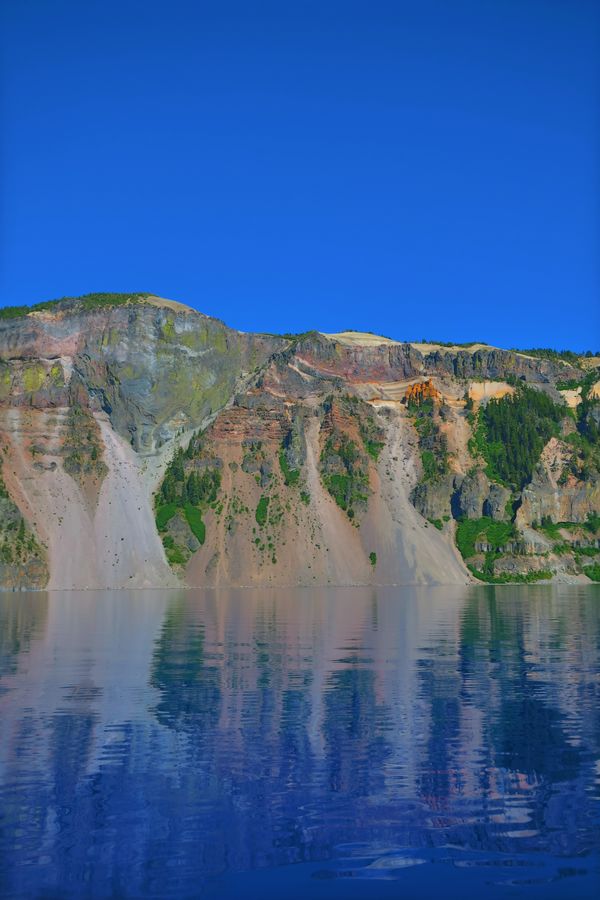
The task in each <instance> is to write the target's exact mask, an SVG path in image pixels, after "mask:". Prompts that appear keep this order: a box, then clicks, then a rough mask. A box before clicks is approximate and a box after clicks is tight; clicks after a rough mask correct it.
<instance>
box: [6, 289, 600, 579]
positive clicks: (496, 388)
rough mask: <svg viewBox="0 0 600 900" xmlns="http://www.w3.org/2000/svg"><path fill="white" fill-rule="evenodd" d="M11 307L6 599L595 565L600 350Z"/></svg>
mask: <svg viewBox="0 0 600 900" xmlns="http://www.w3.org/2000/svg"><path fill="white" fill-rule="evenodd" d="M0 312H1V313H2V315H1V317H0V447H1V450H0V452H1V458H2V459H1V461H2V482H1V485H0V514H1V516H2V519H1V522H0V584H1V585H2V587H4V588H8V589H19V588H39V587H43V586H45V585H47V586H48V587H50V588H86V587H88V588H93V587H113V588H118V587H132V586H140V587H142V586H157V587H158V586H169V585H176V584H182V583H183V584H187V585H190V586H204V585H211V586H213V585H225V584H227V585H245V584H254V585H269V584H270V585H287V584H290V585H291V584H307V585H310V584H319V585H321V584H369V583H379V584H406V583H457V582H464V581H468V580H471V579H474V578H478V579H481V580H486V581H504V580H533V579H537V578H563V579H565V578H567V579H584V580H586V579H587V577H588V576H589V577H595V576H596V575H597V573H598V561H597V556H596V552H597V549H598V545H599V543H600V540H599V533H598V528H597V526H598V524H600V523H599V521H598V519H599V516H598V513H599V508H600V478H599V475H598V419H599V416H598V406H599V402H598V398H597V393H596V392H597V385H596V380H597V379H596V373H597V372H598V371H599V369H598V364H599V363H600V360H598V359H591V360H590V359H583V358H582V359H572V358H569V359H568V360H565V359H562V358H560V357H559V356H557V355H555V354H548V355H537V356H536V355H528V354H522V353H518V352H516V351H504V350H499V349H496V348H492V347H488V346H486V345H472V346H469V347H458V346H457V347H449V346H442V345H434V344H414V343H401V342H396V341H392V340H390V339H387V338H380V337H377V336H375V335H366V334H358V333H356V332H345V333H341V334H338V335H325V334H321V333H318V332H310V333H308V334H305V335H296V336H286V337H278V336H273V335H250V334H242V333H240V332H237V331H235V330H233V329H230V328H228V327H227V326H226V325H224V324H223V323H222V322H219V321H218V320H215V319H212V318H209V317H207V316H204V315H202V314H201V313H198V312H196V311H194V310H192V309H190V308H188V307H186V306H183V305H182V304H179V303H175V302H172V301H167V300H162V299H160V298H157V297H154V296H151V295H140V294H136V295H89V296H88V297H83V298H71V299H64V300H61V301H58V302H56V303H48V304H40V305H39V306H38V307H34V308H31V309H15V310H9V311H0ZM532 416H535V417H536V419H535V421H536V423H537V427H536V429H534V432H532V433H530V431H531V429H529V430H528V428H527V427H526V426H522V425H521V426H520V425H519V421H520V419H519V417H521V418H522V419H523V420H524V421H527V422H531V421H532ZM520 427H521V428H522V429H524V430H522V432H521V433H522V434H523V435H524V445H523V446H524V449H523V448H521V449H519V448H518V447H517V442H515V439H514V434H516V433H518V429H519V428H520ZM515 429H516V431H515ZM503 447H504V450H503V449H502V448H503Z"/></svg>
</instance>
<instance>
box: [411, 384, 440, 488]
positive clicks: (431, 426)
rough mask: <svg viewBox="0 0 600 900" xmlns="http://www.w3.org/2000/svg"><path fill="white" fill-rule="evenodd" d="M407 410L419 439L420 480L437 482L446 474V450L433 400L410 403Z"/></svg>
mask: <svg viewBox="0 0 600 900" xmlns="http://www.w3.org/2000/svg"><path fill="white" fill-rule="evenodd" d="M407 409H408V412H409V413H410V415H411V416H412V417H413V424H414V426H415V429H416V432H417V435H418V437H419V449H420V451H421V464H422V466H423V479H422V480H423V481H437V480H439V479H440V478H442V477H443V476H444V475H446V473H447V472H448V448H447V445H446V438H445V437H444V435H443V434H442V433H441V431H440V427H439V424H438V421H437V416H436V411H435V403H434V400H433V399H432V398H431V397H427V398H425V399H423V400H420V401H419V402H415V401H411V402H409V403H408V406H407Z"/></svg>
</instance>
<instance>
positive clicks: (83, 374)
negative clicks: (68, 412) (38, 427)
mask: <svg viewBox="0 0 600 900" xmlns="http://www.w3.org/2000/svg"><path fill="white" fill-rule="evenodd" d="M285 343H286V342H285V341H283V340H281V339H278V338H271V337H266V336H265V337H263V336H260V335H246V334H241V333H240V332H236V331H233V330H232V329H230V328H227V326H225V325H224V324H223V323H222V322H219V321H218V320H217V319H211V318H209V317H208V316H204V315H202V314H201V313H197V312H195V311H194V310H191V309H189V308H187V307H184V306H182V305H181V304H166V303H165V304H164V305H162V302H161V301H159V300H155V301H154V302H149V301H148V300H147V299H146V300H144V299H142V300H140V301H139V302H132V303H127V304H125V305H119V306H114V307H107V308H100V309H91V310H88V309H81V308H80V306H79V305H78V304H77V302H76V301H73V302H71V303H65V304H63V305H61V304H58V306H57V308H56V310H52V311H42V312H37V313H34V314H32V315H29V316H26V317H23V318H17V319H8V320H0V360H1V362H0V402H4V403H6V404H9V405H24V406H33V407H36V408H39V409H44V408H47V407H49V406H64V405H69V399H70V396H71V394H72V391H73V390H74V389H76V387H77V386H79V385H81V386H83V388H84V389H85V391H86V392H87V394H88V395H89V398H90V402H91V405H92V406H93V407H95V408H96V409H99V410H100V409H101V410H103V411H105V412H106V413H107V414H108V415H109V417H110V421H111V423H112V425H113V427H114V429H115V430H116V431H117V432H118V433H119V434H121V435H122V436H123V437H124V438H125V439H126V440H128V441H130V443H131V444H132V446H133V447H134V449H135V450H136V451H138V452H149V451H152V450H154V449H156V448H157V447H160V446H161V445H162V444H164V443H165V442H166V441H168V440H169V439H171V438H172V437H173V436H174V434H175V433H176V432H177V431H178V430H179V429H181V428H182V427H193V426H194V425H198V424H200V422H202V421H203V419H204V418H205V417H206V416H209V415H211V414H212V413H214V412H216V411H217V410H218V409H220V408H221V407H223V406H224V405H225V404H226V403H227V401H228V400H229V398H230V397H231V395H232V393H233V391H234V389H235V387H236V384H237V382H238V379H240V378H241V377H243V376H244V375H246V376H248V375H249V374H250V373H252V371H253V370H258V368H259V367H260V366H261V365H262V364H263V363H264V361H265V360H266V359H267V357H268V356H269V355H270V354H271V353H272V352H274V351H275V350H276V349H278V348H283V347H284V346H285Z"/></svg>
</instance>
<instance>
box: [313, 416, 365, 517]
mask: <svg viewBox="0 0 600 900" xmlns="http://www.w3.org/2000/svg"><path fill="white" fill-rule="evenodd" d="M321 477H322V479H323V484H324V485H325V487H326V488H327V490H328V491H329V493H330V494H331V496H332V497H333V499H334V500H335V502H336V503H337V505H338V506H339V507H340V509H343V510H344V512H345V513H346V515H347V516H348V518H349V519H353V518H354V517H355V515H356V507H357V506H360V505H365V504H366V503H367V501H368V499H369V475H368V463H367V461H366V460H365V458H364V456H363V455H362V454H361V453H360V450H359V449H358V447H357V445H356V442H355V441H353V440H352V439H351V438H349V437H348V435H346V434H343V433H341V432H339V433H335V434H332V435H330V436H329V437H328V438H327V441H326V442H325V446H324V447H323V450H322V452H321Z"/></svg>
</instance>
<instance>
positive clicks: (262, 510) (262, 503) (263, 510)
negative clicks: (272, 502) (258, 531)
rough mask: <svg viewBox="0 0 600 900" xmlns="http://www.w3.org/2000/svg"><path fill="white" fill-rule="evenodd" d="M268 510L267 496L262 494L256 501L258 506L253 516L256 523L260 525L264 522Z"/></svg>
mask: <svg viewBox="0 0 600 900" xmlns="http://www.w3.org/2000/svg"><path fill="white" fill-rule="evenodd" d="M268 512H269V498H268V497H267V496H266V495H265V494H263V495H262V496H261V498H260V500H259V501H258V506H257V507H256V513H255V518H256V521H257V522H258V524H259V525H260V526H261V528H262V526H263V525H265V524H266V521H267V515H268Z"/></svg>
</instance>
